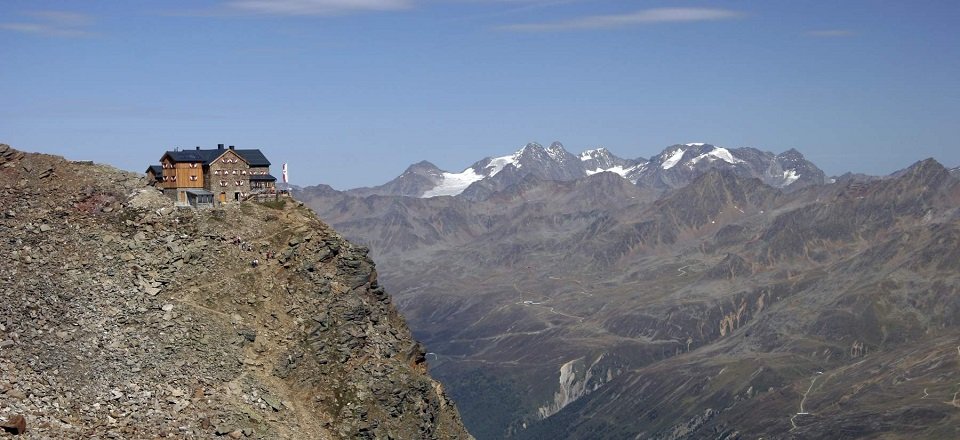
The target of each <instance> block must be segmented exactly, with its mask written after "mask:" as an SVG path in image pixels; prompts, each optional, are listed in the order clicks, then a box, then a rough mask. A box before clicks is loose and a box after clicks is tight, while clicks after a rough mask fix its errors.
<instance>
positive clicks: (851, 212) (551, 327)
mask: <svg viewBox="0 0 960 440" xmlns="http://www.w3.org/2000/svg"><path fill="white" fill-rule="evenodd" d="M718 150H719V149H717V148H716V147H712V146H707V145H698V144H689V145H680V146H675V147H671V148H668V149H667V150H666V151H664V153H662V154H661V155H658V156H656V157H654V158H652V159H651V160H650V161H645V162H643V163H644V164H645V165H644V166H645V167H646V168H650V169H653V170H656V171H652V172H651V173H655V174H648V176H654V177H656V176H659V177H656V178H654V177H649V179H650V180H649V181H647V182H644V181H643V180H642V179H640V180H638V181H637V182H638V183H636V184H634V183H633V182H631V181H630V180H629V174H628V173H625V174H626V175H627V178H624V177H621V176H620V175H618V174H617V173H614V172H600V173H595V174H591V175H590V176H588V177H583V178H579V179H573V180H556V179H548V178H545V177H543V176H537V175H534V174H532V173H531V174H522V173H517V176H516V180H515V181H514V182H512V183H506V182H504V183H500V184H498V185H494V184H492V183H493V182H495V181H496V176H494V178H493V179H485V180H481V181H478V182H477V183H474V184H473V185H474V186H472V187H471V188H470V189H469V190H477V188H481V187H483V188H484V193H483V194H482V197H477V196H471V195H469V193H468V192H467V191H465V192H464V193H463V194H462V195H461V196H457V197H433V198H412V197H395V196H370V197H364V198H360V197H355V196H352V195H350V194H346V193H338V192H332V191H329V190H324V189H318V190H316V191H314V190H313V189H307V190H306V191H305V192H304V193H302V194H303V195H302V197H303V199H304V201H305V202H307V203H308V204H309V205H310V206H312V207H313V208H314V209H315V210H316V211H317V212H318V213H320V216H321V218H323V219H324V220H326V221H328V222H330V223H332V224H333V225H335V226H336V227H337V228H338V230H341V231H343V232H344V233H345V235H347V236H348V237H350V238H351V239H353V240H356V241H359V242H362V243H364V244H366V245H369V246H370V248H371V252H372V253H373V254H374V255H375V256H376V258H377V260H378V261H379V262H380V264H379V269H380V277H381V280H382V281H383V282H384V284H385V285H386V286H387V287H388V288H390V289H391V291H392V292H396V298H397V305H398V307H400V309H401V310H402V311H403V312H404V314H405V315H406V316H407V318H408V322H409V323H410V326H411V328H412V329H413V330H414V332H415V334H416V335H417V336H418V337H419V338H420V339H422V340H423V341H424V342H425V343H426V346H427V347H428V350H429V351H431V352H432V353H429V354H428V357H429V359H430V361H431V365H432V371H431V372H432V373H433V374H435V375H437V376H438V377H440V378H441V379H442V380H443V381H444V383H445V384H447V385H448V387H449V391H450V394H451V396H452V397H453V398H454V400H456V401H457V403H458V405H459V406H460V408H461V412H462V414H463V418H464V422H465V423H466V424H467V426H468V428H470V430H471V432H472V433H473V434H474V435H476V436H477V437H478V438H528V439H533V438H537V439H548V438H549V439H553V438H574V439H576V438H658V439H687V438H690V439H693V438H730V439H733V438H759V437H764V438H789V437H791V436H794V437H796V438H824V437H828V438H859V437H883V436H886V437H884V438H887V437H889V438H955V437H957V436H958V435H960V431H957V428H956V427H957V426H960V424H958V422H960V409H958V408H960V401H958V400H957V397H956V396H957V394H956V393H957V392H958V391H960V385H958V384H960V347H958V345H960V326H958V325H960V319H958V318H957V317H958V316H960V263H958V262H960V209H958V207H960V183H958V181H957V179H956V178H955V177H953V176H951V173H950V171H948V170H947V169H945V168H944V167H943V166H941V165H940V164H938V163H937V162H935V161H933V160H926V161H922V162H918V163H916V164H914V165H913V166H910V167H909V168H906V169H904V170H903V171H901V172H898V173H895V174H894V175H891V176H888V177H885V178H855V177H851V178H845V179H836V182H835V183H832V184H823V180H824V178H823V176H822V173H820V174H819V175H818V177H815V179H814V181H811V182H809V183H807V184H805V185H803V186H798V187H793V185H792V184H791V185H789V186H786V187H784V186H782V185H776V186H773V185H771V180H770V179H771V176H783V175H784V172H783V171H781V170H784V169H789V170H793V171H794V173H795V174H797V175H799V176H800V177H798V178H796V179H794V182H795V183H796V182H800V181H801V179H802V178H803V176H804V175H805V174H806V175H810V174H816V173H815V171H814V170H816V168H815V167H813V166H812V164H811V165H810V166H811V167H812V168H802V167H801V165H802V164H803V162H805V161H802V156H800V155H799V153H796V152H791V151H788V152H786V153H783V154H780V155H773V154H771V153H763V152H760V151H759V150H749V149H737V150H724V151H727V153H730V154H731V156H730V157H728V156H727V153H724V152H723V151H718ZM734 151H736V152H737V153H736V155H733V153H732V152H734ZM748 153H750V154H755V155H756V156H757V157H761V158H767V159H769V161H768V162H766V165H763V167H765V168H763V172H760V171H758V168H757V165H754V164H753V162H751V161H752V160H753V159H755V158H748ZM710 157H714V158H715V159H713V160H711V159H710ZM731 157H732V158H733V160H727V159H731ZM581 158H582V157H581ZM581 158H578V160H579V161H580V162H587V161H588V160H598V163H599V159H596V158H593V157H590V158H588V159H587V160H580V159H581ZM697 158H699V159H697ZM695 159H696V160H695ZM694 160H695V161H694ZM737 160H742V161H743V162H737ZM609 163H613V162H609ZM609 163H608V164H607V165H609ZM621 163H622V162H621ZM758 163H759V162H758ZM665 165H668V166H666V167H665ZM691 165H692V166H691ZM711 165H712V166H711ZM614 166H623V165H614ZM630 166H636V165H635V164H634V165H630ZM524 167H526V165H524V166H521V167H519V168H516V167H514V168H516V169H515V170H514V171H517V170H523V169H524ZM677 167H684V169H686V170H695V171H696V172H691V173H690V174H689V176H688V177H683V176H681V174H680V173H679V170H678V172H673V171H671V170H673V169H674V168H677ZM777 167H779V168H777ZM508 169H509V167H507V166H505V167H504V171H503V172H510V171H507V170H508ZM817 171H818V170H817ZM792 175H793V174H791V173H787V177H786V178H791V179H792ZM685 179H689V180H688V181H687V182H688V183H686V184H684V183H683V182H684V181H685ZM658 182H659V183H658ZM477 191H478V190H477Z"/></svg>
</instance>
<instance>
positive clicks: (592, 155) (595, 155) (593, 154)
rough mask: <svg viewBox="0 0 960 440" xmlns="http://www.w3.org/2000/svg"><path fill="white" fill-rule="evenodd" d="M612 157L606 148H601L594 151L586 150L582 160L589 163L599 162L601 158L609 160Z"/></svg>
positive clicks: (581, 154)
mask: <svg viewBox="0 0 960 440" xmlns="http://www.w3.org/2000/svg"><path fill="white" fill-rule="evenodd" d="M610 156H611V154H610V151H609V150H607V149H606V148H604V147H600V148H594V149H592V150H585V151H584V152H582V153H580V160H582V161H588V160H591V159H598V160H599V159H600V158H608V157H610Z"/></svg>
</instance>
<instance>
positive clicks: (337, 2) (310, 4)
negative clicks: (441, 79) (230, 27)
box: [226, 0, 413, 16]
mask: <svg viewBox="0 0 960 440" xmlns="http://www.w3.org/2000/svg"><path fill="white" fill-rule="evenodd" d="M226 6H227V7H228V8H229V9H233V10H236V11H239V12H246V13H252V14H264V15H291V16H297V15H336V14H344V13H350V12H376V11H396V10H400V9H407V8H410V7H412V6H413V4H412V2H411V0H234V1H229V2H227V3H226Z"/></svg>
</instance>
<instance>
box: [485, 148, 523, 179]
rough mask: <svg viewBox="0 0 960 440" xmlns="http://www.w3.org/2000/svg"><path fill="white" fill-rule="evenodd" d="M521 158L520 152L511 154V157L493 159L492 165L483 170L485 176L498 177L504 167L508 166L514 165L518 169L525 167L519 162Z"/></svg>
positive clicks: (491, 160)
mask: <svg viewBox="0 0 960 440" xmlns="http://www.w3.org/2000/svg"><path fill="white" fill-rule="evenodd" d="M519 156H520V152H517V153H514V154H511V155H509V156H500V157H494V158H493V159H490V163H489V164H487V166H485V167H483V170H484V171H486V173H485V174H486V175H487V177H492V176H495V175H497V173H499V172H500V171H501V170H503V167H505V166H507V165H513V166H515V167H517V168H520V167H521V166H523V165H522V164H521V163H520V161H518V160H517V159H518V158H519Z"/></svg>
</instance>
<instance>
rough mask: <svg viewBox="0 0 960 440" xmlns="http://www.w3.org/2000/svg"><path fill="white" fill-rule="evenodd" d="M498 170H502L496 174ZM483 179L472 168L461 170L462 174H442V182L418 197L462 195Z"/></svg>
mask: <svg viewBox="0 0 960 440" xmlns="http://www.w3.org/2000/svg"><path fill="white" fill-rule="evenodd" d="M500 169H503V166H501V167H500V168H499V169H498V170H497V172H499V171H500ZM494 174H496V173H494ZM491 175H492V174H491ZM483 178H484V176H483V175H481V174H477V172H476V171H474V170H473V168H467V169H465V170H463V172H462V173H443V180H442V181H440V183H439V184H438V185H437V186H435V187H434V188H433V189H431V190H429V191H427V192H425V193H423V195H421V196H420V197H424V198H426V197H437V196H455V195H457V194H460V193H462V192H463V191H464V190H465V189H467V187H468V186H470V184H472V183H473V182H477V181H479V180H481V179H483Z"/></svg>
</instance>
